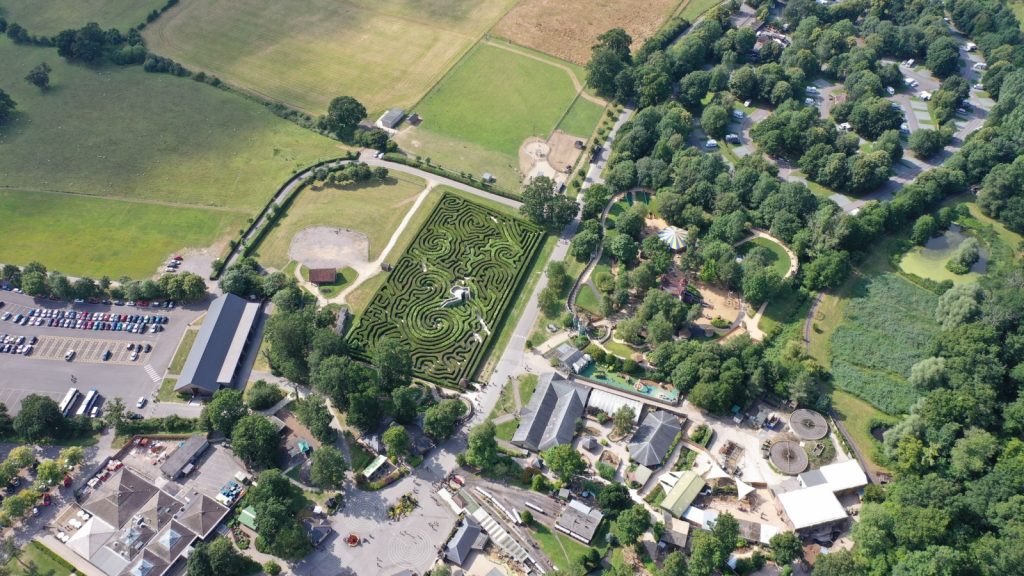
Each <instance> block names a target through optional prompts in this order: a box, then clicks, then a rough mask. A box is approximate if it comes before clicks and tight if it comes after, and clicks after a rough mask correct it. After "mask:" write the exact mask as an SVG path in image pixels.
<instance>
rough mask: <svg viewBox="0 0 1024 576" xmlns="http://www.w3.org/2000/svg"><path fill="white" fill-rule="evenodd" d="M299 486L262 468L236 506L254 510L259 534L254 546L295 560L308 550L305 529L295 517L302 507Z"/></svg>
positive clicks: (280, 475)
mask: <svg viewBox="0 0 1024 576" xmlns="http://www.w3.org/2000/svg"><path fill="white" fill-rule="evenodd" d="M305 502H306V498H305V496H304V495H303V493H302V490H301V489H299V488H298V487H297V486H295V485H294V484H292V483H291V481H290V480H288V478H286V477H285V476H284V475H283V474H281V472H280V471H279V470H265V471H263V472H262V473H260V476H259V480H258V481H257V482H256V483H254V484H253V485H252V487H250V488H249V491H248V492H247V493H246V495H245V498H243V502H242V504H241V505H240V506H239V509H243V508H246V507H248V506H252V507H253V508H254V509H255V510H256V526H257V528H258V530H259V536H258V537H257V538H256V549H257V550H259V551H260V552H262V553H264V554H272V555H274V556H277V557H278V558H283V559H285V560H299V559H301V558H304V557H305V556H306V555H307V554H309V553H310V552H311V551H312V546H311V545H310V543H309V537H308V536H307V535H306V530H305V528H304V527H303V526H302V522H301V521H299V512H300V511H302V510H303V509H304V508H305V506H306V505H305Z"/></svg>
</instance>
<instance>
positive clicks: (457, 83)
mask: <svg viewBox="0 0 1024 576" xmlns="http://www.w3.org/2000/svg"><path fill="white" fill-rule="evenodd" d="M575 97H576V89H575V88H574V87H573V83H572V79H571V77H570V76H569V74H568V73H567V72H566V71H565V70H563V69H560V68H558V67H556V66H553V65H551V64H550V63H547V62H545V61H542V60H537V59H534V58H531V57H528V56H525V55H523V54H520V53H517V52H513V51H511V50H509V49H506V48H502V47H499V46H498V45H492V44H479V45H477V46H476V47H474V48H473V50H472V51H471V52H470V53H469V54H468V55H466V57H465V58H463V59H462V60H461V61H460V62H459V64H458V65H457V66H456V67H455V68H453V69H452V70H451V72H449V74H448V75H447V76H445V78H444V79H443V80H441V81H440V82H439V83H438V84H437V85H436V86H435V87H434V88H433V89H432V90H431V91H430V93H429V94H427V95H426V96H425V97H424V98H423V100H422V101H421V102H420V103H419V104H418V105H417V106H416V108H415V112H417V113H419V115H420V116H421V117H422V118H423V123H422V124H421V125H420V126H418V127H416V128H414V129H410V130H405V131H403V132H402V134H401V136H400V137H399V138H398V141H399V144H401V145H402V147H403V148H404V149H406V150H407V151H409V152H410V153H412V154H417V155H420V156H424V157H428V156H429V157H430V158H431V159H432V160H433V161H434V162H435V163H439V164H441V165H443V166H445V167H448V168H452V169H455V170H460V171H468V172H470V173H473V174H475V175H477V176H479V175H480V174H482V173H483V172H491V173H492V174H495V176H496V177H497V178H498V183H499V184H501V185H504V186H506V187H510V188H516V189H517V188H518V186H519V180H520V176H518V173H517V170H518V166H519V147H520V146H521V145H522V144H523V141H524V140H526V139H527V138H529V137H531V136H537V137H540V138H545V139H546V138H547V137H548V135H549V134H550V133H551V131H552V130H554V128H555V125H556V124H557V123H558V121H559V119H560V118H561V117H562V115H563V113H565V112H566V110H568V108H569V106H570V105H571V104H572V102H573V99H574V98H575Z"/></svg>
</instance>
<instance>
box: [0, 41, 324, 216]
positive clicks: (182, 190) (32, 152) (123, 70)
mask: <svg viewBox="0 0 1024 576" xmlns="http://www.w3.org/2000/svg"><path fill="white" fill-rule="evenodd" d="M42 61H46V62H47V63H48V64H50V66H52V67H53V72H51V74H50V78H51V83H52V88H51V89H50V90H48V91H46V92H40V91H39V90H38V89H36V88H35V87H33V86H30V85H29V84H28V83H27V82H25V81H24V80H23V77H24V76H25V74H26V72H27V71H28V70H29V69H30V68H32V67H33V66H35V65H36V64H39V63H40V62H42ZM0 86H3V87H4V89H5V90H7V91H8V93H10V95H11V97H12V98H13V99H14V100H15V101H16V102H17V103H18V113H17V114H16V116H15V118H14V121H13V122H11V123H10V124H9V125H7V126H5V127H4V131H3V133H2V135H0V145H2V146H3V150H4V153H3V154H0V174H3V175H4V178H3V182H2V184H3V186H4V187H6V188H8V189H20V190H26V191H36V190H48V191H59V192H72V193H76V194H89V195H98V196H109V197H122V198H132V199H145V200H151V201H158V202H166V203H172V204H187V205H192V206H216V207H227V208H233V209H241V210H244V211H245V212H246V214H247V215H251V213H252V212H254V211H255V210H257V209H259V208H261V207H262V206H263V204H264V203H265V202H266V200H267V198H269V197H270V196H271V195H272V194H273V193H274V192H275V191H276V190H277V188H278V186H280V185H281V183H282V182H284V180H286V179H287V177H288V176H290V175H291V174H292V173H293V172H294V170H296V169H297V168H299V167H305V166H308V165H310V164H312V163H314V162H316V161H317V160H318V159H323V158H329V157H334V156H337V155H339V154H340V153H341V150H340V148H339V146H340V145H339V144H338V143H337V142H334V141H332V140H329V139H327V138H324V137H322V136H319V135H317V134H315V133H313V132H310V131H309V130H304V129H302V128H300V127H298V126H296V125H294V124H292V123H291V122H288V121H285V120H282V119H280V118H278V117H276V116H274V115H273V114H271V113H270V112H269V111H267V110H266V109H265V108H263V107H262V106H260V105H259V104H256V103H253V102H248V101H246V100H245V99H243V98H239V97H238V96H237V95H234V94H230V93H228V92H224V91H222V90H218V89H216V88H213V87H211V86H207V85H204V84H201V83H198V82H192V81H189V80H185V79H182V78H177V77H174V76H169V75H165V74H147V73H146V72H143V71H142V69H141V67H138V66H133V67H100V68H95V69H94V68H85V67H82V66H72V65H69V64H67V63H66V62H65V61H64V60H63V59H60V58H58V57H57V55H56V54H55V53H54V52H53V50H48V49H42V48H33V47H25V46H15V45H14V44H12V43H11V42H10V41H9V40H7V39H6V38H4V39H0ZM72 112H73V113H72ZM3 220H7V219H6V218H3ZM170 230H173V233H174V234H177V233H178V229H177V227H175V228H168V232H167V233H169V234H170V233H171V232H170Z"/></svg>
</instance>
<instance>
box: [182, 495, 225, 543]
mask: <svg viewBox="0 0 1024 576" xmlns="http://www.w3.org/2000/svg"><path fill="white" fill-rule="evenodd" d="M227 515H228V509H227V508H225V507H223V506H221V505H220V504H218V503H217V502H214V501H213V500H212V499H210V498H207V497H206V496H205V495H203V494H193V496H192V500H190V501H189V503H188V504H186V505H185V509H184V510H182V511H181V513H180V514H178V522H179V523H181V525H182V526H184V527H185V528H187V529H189V530H191V531H192V532H194V533H195V534H196V535H197V536H199V537H200V538H203V539H205V538H206V537H207V536H209V535H210V532H213V529H214V528H216V527H217V524H220V521H221V520H223V519H224V517H225V516H227Z"/></svg>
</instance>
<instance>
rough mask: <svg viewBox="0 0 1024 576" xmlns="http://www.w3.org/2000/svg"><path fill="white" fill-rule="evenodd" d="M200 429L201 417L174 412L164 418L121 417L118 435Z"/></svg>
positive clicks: (117, 426)
mask: <svg viewBox="0 0 1024 576" xmlns="http://www.w3.org/2000/svg"><path fill="white" fill-rule="evenodd" d="M197 430H200V419H197V418H182V417H181V416H178V415H175V414H172V415H170V416H164V417H163V418H144V419H139V420H131V419H128V418H122V419H120V420H119V421H118V422H117V424H116V433H117V435H118V436H141V435H146V434H187V433H189V432H195V431H197Z"/></svg>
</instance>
